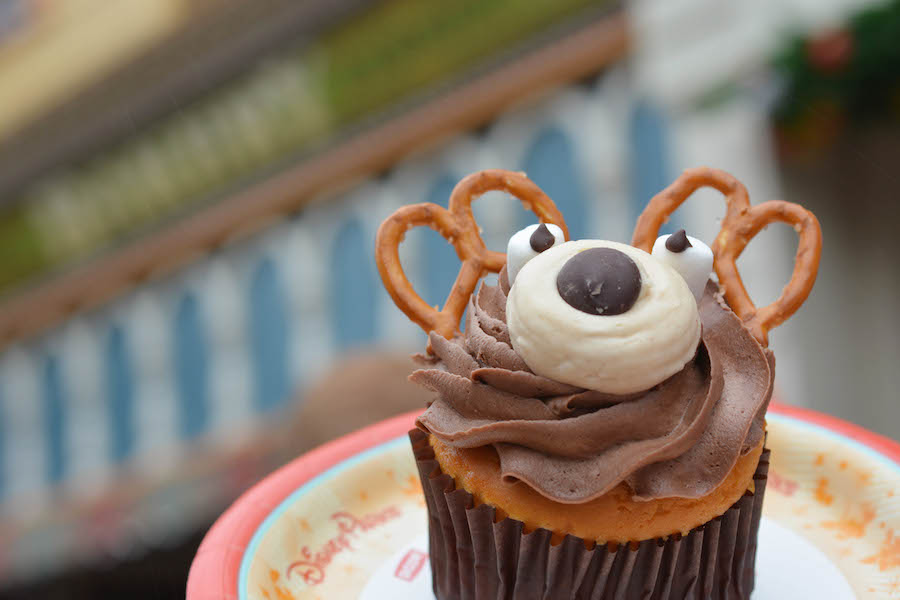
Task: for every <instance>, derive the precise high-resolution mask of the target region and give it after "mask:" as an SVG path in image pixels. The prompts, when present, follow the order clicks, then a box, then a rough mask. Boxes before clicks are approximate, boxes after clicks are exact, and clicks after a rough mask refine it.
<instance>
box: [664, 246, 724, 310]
mask: <svg viewBox="0 0 900 600" xmlns="http://www.w3.org/2000/svg"><path fill="white" fill-rule="evenodd" d="M652 254H653V258H655V259H656V260H658V261H660V262H662V263H665V264H667V265H669V266H670V267H672V268H673V269H675V270H676V271H678V273H679V274H680V275H681V276H682V277H683V278H684V280H685V281H686V282H687V284H688V287H689V288H690V289H691V293H692V294H693V295H694V300H696V301H697V303H698V304H699V303H700V298H702V297H703V291H704V290H705V289H706V282H707V281H709V276H710V274H711V273H712V267H713V253H712V250H710V248H709V246H707V245H706V244H704V243H703V242H702V241H700V240H698V239H697V238H693V237H690V236H688V235H687V234H685V232H684V229H680V230H678V231H676V232H675V233H673V234H672V235H661V236H659V237H658V238H657V239H656V242H654V244H653V251H652Z"/></svg>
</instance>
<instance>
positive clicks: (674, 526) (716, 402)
mask: <svg viewBox="0 0 900 600" xmlns="http://www.w3.org/2000/svg"><path fill="white" fill-rule="evenodd" d="M704 185H706V186H711V187H715V188H716V189H719V190H720V191H722V192H723V193H724V194H726V196H727V197H728V203H729V213H728V216H726V219H725V220H724V221H723V229H722V232H721V233H720V235H719V237H718V238H717V239H716V241H715V243H714V244H713V247H712V249H710V248H709V247H707V246H706V245H705V244H704V243H703V242H702V241H700V240H698V239H696V238H693V237H690V236H688V235H686V234H685V233H684V232H683V231H680V232H678V233H676V234H673V235H671V236H662V237H659V238H657V237H656V236H657V233H658V227H659V224H660V223H662V221H663V220H664V219H665V217H667V216H668V214H669V213H671V212H672V211H674V210H675V208H677V206H678V205H680V203H681V202H682V201H683V200H684V199H686V198H687V197H688V196H689V195H690V194H691V193H692V192H693V191H694V190H695V189H697V188H698V187H701V186H704ZM487 189H504V190H506V191H509V192H510V193H513V194H514V195H516V196H518V197H519V198H520V199H521V200H522V201H523V203H524V204H525V206H526V207H529V208H532V209H533V210H534V211H535V212H536V213H537V214H538V216H539V218H540V219H541V220H542V221H543V222H542V223H540V224H537V225H534V226H531V227H528V228H526V229H524V230H522V231H520V232H518V233H517V234H515V235H514V236H513V237H512V238H511V239H510V242H509V246H508V252H507V255H506V260H505V261H504V260H502V259H498V257H497V256H495V255H494V254H493V253H490V252H488V251H487V250H486V249H484V245H483V243H481V240H480V237H479V236H478V233H477V232H478V228H477V225H476V224H475V223H474V219H473V218H472V216H471V209H470V208H469V205H470V202H471V199H472V197H474V196H476V195H478V194H480V193H483V192H484V191H486V190H487ZM425 207H426V205H416V207H407V208H406V209H401V211H398V213H397V214H395V215H394V216H392V217H391V218H389V219H388V220H387V221H386V222H385V224H384V225H383V226H382V229H381V230H380V231H379V239H378V242H377V255H378V260H379V268H380V270H381V273H382V276H383V278H384V281H385V285H386V286H387V288H388V290H389V291H390V292H391V295H392V296H393V297H394V299H395V300H396V301H397V303H398V306H400V307H401V308H403V309H404V310H405V311H406V312H407V314H410V316H411V317H412V318H413V319H414V320H415V321H416V322H417V323H419V324H420V325H422V326H423V328H424V329H426V330H427V331H428V347H427V352H426V353H425V354H422V355H420V356H419V357H418V361H419V362H420V364H421V366H422V368H421V369H420V370H417V371H415V372H414V373H413V374H412V375H411V376H410V379H411V380H412V381H413V382H415V383H417V384H419V385H422V386H424V387H425V388H427V389H429V390H432V391H433V392H434V393H435V395H434V399H433V400H432V401H431V403H430V404H429V405H428V407H427V409H426V410H425V412H424V413H423V414H422V415H421V416H420V417H419V418H418V420H417V429H416V430H414V431H412V432H410V439H411V441H412V446H413V451H414V455H415V458H416V461H417V464H418V468H419V473H420V476H421V479H422V485H423V489H424V492H425V498H426V502H427V507H428V514H429V543H430V557H431V562H432V572H433V577H434V582H433V587H434V592H435V596H436V597H437V598H438V599H439V600H444V599H457V598H478V599H482V598H491V599H493V598H517V599H518V598H625V599H629V598H650V599H653V598H729V599H731V598H735V599H744V598H749V597H750V593H751V591H752V589H753V584H754V564H755V554H756V535H757V530H758V527H759V520H760V513H761V508H762V500H763V495H764V491H765V482H766V471H767V466H768V451H767V450H766V449H765V447H764V444H765V412H766V408H767V406H768V403H769V400H770V398H771V395H772V387H773V381H774V364H775V363H774V358H773V356H772V353H771V352H770V351H769V350H768V349H767V347H766V342H767V338H766V335H767V332H768V330H769V329H770V328H771V327H774V326H776V325H777V324H779V323H780V322H782V321H783V320H784V319H785V318H787V317H788V316H790V314H791V313H792V312H793V311H794V310H796V308H797V307H799V305H800V304H801V303H802V302H803V300H804V299H805V298H806V295H808V293H809V289H810V288H811V286H812V282H813V280H814V278H815V269H816V267H817V265H818V257H819V251H820V245H821V234H820V232H819V229H818V224H817V222H816V221H815V218H814V217H813V216H812V215H811V214H810V213H809V212H808V211H805V210H803V209H802V208H800V207H798V206H796V205H789V204H788V203H781V202H779V203H775V204H773V203H765V204H762V205H759V206H756V207H751V206H750V205H749V201H748V200H747V198H746V192H745V191H744V189H743V186H741V185H740V184H739V183H738V182H736V180H734V179H733V178H731V177H730V176H728V175H727V174H725V173H722V172H720V171H714V170H710V169H696V170H691V171H687V172H685V174H684V175H682V177H681V178H679V180H678V181H676V182H675V183H674V184H673V185H672V186H670V187H669V188H667V190H664V191H663V192H661V193H660V194H659V195H658V196H657V197H656V198H654V199H653V200H652V201H651V204H650V206H649V207H648V209H647V211H645V213H644V215H642V217H641V219H640V220H639V223H638V228H637V230H636V232H635V237H634V239H633V245H627V244H622V243H617V242H613V241H606V240H577V241H566V237H567V235H566V229H565V224H564V222H563V221H562V219H561V216H560V215H559V214H558V211H556V209H555V207H553V206H552V202H550V200H549V199H548V198H546V196H545V195H543V193H542V192H540V190H538V189H537V188H536V186H534V184H532V183H531V182H528V181H527V179H525V178H524V176H522V175H518V174H513V173H508V172H503V171H488V172H482V173H478V174H475V175H473V176H470V177H469V178H467V179H465V180H463V181H462V182H461V183H460V185H459V186H458V187H457V189H456V190H454V193H453V195H452V196H451V200H450V209H449V210H445V209H443V208H441V207H436V206H433V205H430V206H428V207H427V210H426V208H425ZM404 211H406V212H404ZM410 215H412V216H410ZM422 215H432V216H427V217H423V216H422ZM774 220H780V221H785V222H789V223H791V224H793V225H795V228H796V229H797V230H798V231H799V232H800V237H801V244H800V248H799V250H798V256H797V266H796V268H795V274H794V277H793V278H792V280H791V282H790V283H789V285H788V286H787V287H786V288H785V292H784V294H783V295H782V297H781V298H780V299H779V300H778V301H776V302H775V303H774V304H773V305H772V306H769V307H765V308H763V309H760V310H756V308H755V307H753V305H752V302H750V301H749V297H747V295H746V291H745V290H744V287H743V284H742V283H741V281H740V277H739V275H738V274H737V270H736V268H735V269H731V268H730V267H733V265H734V260H736V258H737V255H739V254H740V252H741V251H742V250H743V248H744V247H745V246H746V244H747V242H749V240H750V238H752V236H753V235H755V233H756V232H757V231H759V229H761V228H762V227H763V226H764V225H765V224H767V223H769V222H771V221H774ZM421 224H429V225H432V226H434V227H435V228H436V229H438V230H439V231H441V232H442V233H443V234H444V235H445V237H448V239H450V240H451V241H452V243H454V245H456V246H457V251H458V253H459V255H460V258H461V259H462V260H463V268H462V269H461V272H460V276H459V277H458V278H457V284H456V287H455V288H454V291H453V292H452V293H451V297H450V299H449V300H448V305H447V306H445V308H444V310H442V311H437V310H436V309H430V308H429V310H430V311H431V312H428V311H426V310H425V309H424V308H423V307H422V305H423V304H424V303H423V302H421V300H420V299H418V296H416V295H415V293H414V292H413V291H412V288H411V287H410V286H409V284H408V281H406V278H405V276H403V274H402V269H399V261H398V259H397V257H396V247H397V244H398V243H399V240H400V239H401V238H402V233H403V232H404V231H405V230H406V229H408V228H409V227H410V226H414V225H421ZM501 257H502V255H501ZM714 262H715V267H716V271H717V273H718V275H719V282H720V284H721V286H720V285H719V284H717V283H715V282H714V281H712V280H711V279H710V274H711V273H712V271H713V264H714ZM475 270H477V271H478V272H477V275H478V277H481V276H483V275H484V274H485V273H486V272H488V271H491V270H499V278H498V279H499V282H498V284H497V285H485V284H482V285H481V287H480V289H478V291H477V292H474V293H473V289H474V285H475V283H474V282H473V279H475V280H476V281H477V279H478V277H474V278H473V277H472V275H473V274H474V271H475ZM470 286H471V287H470ZM721 288H724V293H723V290H722V289H721ZM461 298H464V299H465V300H466V301H467V302H465V303H463V307H464V308H465V320H464V328H463V329H462V331H461V332H460V331H458V330H456V328H455V325H456V323H458V322H459V317H460V313H461V312H462V309H461V308H459V306H458V305H459V304H460V299H461ZM454 302H455V304H454ZM736 307H737V308H736ZM454 318H455V319H456V323H454V322H453V319H454Z"/></svg>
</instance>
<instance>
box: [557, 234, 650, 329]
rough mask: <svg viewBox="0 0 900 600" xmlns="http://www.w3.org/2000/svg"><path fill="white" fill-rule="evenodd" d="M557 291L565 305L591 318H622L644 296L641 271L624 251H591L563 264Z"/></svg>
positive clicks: (600, 249) (606, 249)
mask: <svg viewBox="0 0 900 600" xmlns="http://www.w3.org/2000/svg"><path fill="white" fill-rule="evenodd" d="M556 289H557V290H558V291H559V295H560V296H561V297H562V299H563V300H565V301H566V303H567V304H568V305H569V306H571V307H573V308H577V309H578V310H580V311H581V312H586V313H588V314H591V315H604V316H610V315H620V314H622V313H624V312H626V311H627V310H628V309H630V308H631V307H632V306H634V303H635V302H636V301H637V299H638V296H640V294H641V272H640V270H639V269H638V267H637V265H636V264H635V263H634V261H633V260H631V258H629V257H628V255H626V254H625V253H624V252H621V251H619V250H616V249H615V248H591V249H589V250H585V251H583V252H579V253H578V254H576V255H575V256H573V257H572V258H570V259H569V260H568V261H566V264H565V265H563V268H562V269H560V271H559V275H558V276H557V277H556Z"/></svg>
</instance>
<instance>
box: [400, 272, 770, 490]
mask: <svg viewBox="0 0 900 600" xmlns="http://www.w3.org/2000/svg"><path fill="white" fill-rule="evenodd" d="M508 293H509V285H508V283H507V280H506V276H505V272H501V276H500V283H499V285H497V286H488V285H482V287H481V289H480V290H479V291H478V293H477V294H476V295H475V296H474V297H473V298H472V299H471V300H470V303H469V307H468V310H467V312H466V322H465V333H464V334H462V335H460V336H457V337H456V338H454V339H452V340H447V339H445V338H443V337H441V336H440V335H437V334H434V333H432V334H431V335H430V336H429V340H430V342H431V347H432V351H433V354H434V355H433V356H420V357H419V359H420V361H421V362H422V363H423V366H425V367H427V368H423V369H420V370H418V371H415V372H414V373H413V374H412V375H411V376H410V379H411V380H412V381H414V382H416V383H419V384H421V385H423V386H425V387H427V388H429V389H431V390H433V391H435V392H437V395H436V397H435V399H434V400H433V401H432V402H431V403H430V404H429V405H428V408H427V410H426V411H425V413H424V414H423V415H422V416H421V417H419V419H418V421H417V424H418V426H419V427H420V428H422V429H423V430H425V431H427V432H429V433H431V434H432V435H434V436H435V437H437V438H438V439H440V440H441V441H443V442H444V443H446V444H449V445H451V446H454V447H458V448H473V447H480V446H486V445H490V446H493V447H494V449H495V450H496V452H497V454H498V456H499V458H500V469H501V473H502V476H503V477H504V479H506V480H508V481H522V482H524V483H526V484H527V485H529V486H531V487H532V488H534V489H535V490H536V491H537V492H539V493H540V494H541V495H543V496H545V497H547V498H549V499H551V500H555V501H557V502H561V503H570V504H574V503H581V502H587V501H589V500H592V499H594V498H597V497H599V496H601V495H603V494H605V493H606V492H608V491H610V490H611V489H613V488H614V487H616V486H617V485H619V484H621V483H623V482H625V483H626V484H627V485H628V486H629V487H630V489H631V491H632V497H633V498H634V499H635V500H652V499H657V498H670V497H681V498H700V497H702V496H705V495H707V494H709V493H710V492H711V491H713V490H714V489H715V488H716V487H717V486H718V485H719V484H721V483H722V481H723V480H724V479H725V477H726V476H727V475H728V473H729V472H730V471H731V469H732V468H733V467H734V465H735V463H736V462H737V459H738V457H739V456H740V455H742V454H745V453H746V452H749V451H750V450H751V449H752V448H755V447H756V446H757V445H758V444H759V442H760V440H761V439H762V436H763V433H764V429H763V427H764V423H763V419H764V415H765V410H766V407H767V406H768V402H769V398H770V397H771V394H772V385H773V378H774V359H773V357H772V354H771V352H769V351H768V350H766V349H764V348H763V347H762V346H760V344H759V343H758V342H757V341H756V340H755V339H754V338H753V336H752V335H751V334H750V332H749V331H748V330H747V329H746V328H745V327H744V326H743V324H742V323H741V321H740V320H739V319H738V318H737V316H735V315H734V313H733V312H731V310H730V309H729V308H728V307H727V305H725V304H724V302H723V301H722V300H721V298H720V296H719V294H718V290H717V288H716V286H715V284H713V283H712V282H710V283H709V284H708V285H707V288H706V291H705V293H704V295H703V297H702V299H701V301H700V305H699V309H700V319H701V323H702V336H701V341H700V345H699V347H698V350H697V353H696V356H695V357H694V358H693V360H691V361H689V362H688V363H687V365H685V367H684V368H683V369H682V370H681V371H679V372H678V373H676V374H675V375H673V376H672V377H670V378H668V379H667V380H665V381H664V382H662V383H661V384H659V385H657V386H655V387H653V388H651V389H649V390H647V391H644V392H639V393H634V394H629V395H611V394H607V393H601V392H597V391H593V390H586V389H584V388H580V387H577V386H574V385H570V384H566V383H562V382H559V381H555V380H552V379H548V378H546V377H541V376H538V375H535V374H534V373H532V372H531V371H530V370H529V368H528V366H527V365H526V364H525V362H524V361H523V360H522V358H521V357H520V356H519V355H518V354H517V353H516V352H515V351H514V350H513V348H512V346H511V343H510V337H509V329H508V328H507V325H506V300H507V294H508Z"/></svg>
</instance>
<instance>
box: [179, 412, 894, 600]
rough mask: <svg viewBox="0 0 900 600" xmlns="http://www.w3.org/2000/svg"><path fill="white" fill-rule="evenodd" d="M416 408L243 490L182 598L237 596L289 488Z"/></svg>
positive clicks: (847, 429)
mask: <svg viewBox="0 0 900 600" xmlns="http://www.w3.org/2000/svg"><path fill="white" fill-rule="evenodd" d="M769 410H770V412H773V413H775V414H779V415H784V416H787V417H791V418H794V419H798V420H801V421H805V422H807V423H812V424H814V425H818V426H820V427H822V428H824V429H828V430H830V431H833V432H835V433H838V434H840V435H842V436H844V437H847V438H850V439H853V440H855V441H857V442H859V443H861V444H863V445H865V446H867V447H869V448H871V449H872V450H875V451H876V452H878V453H879V454H881V455H883V456H886V457H888V458H890V459H891V460H893V461H895V462H897V463H898V464H900V443H897V442H895V441H893V440H891V439H889V438H887V437H884V436H882V435H879V434H877V433H874V432H871V431H869V430H867V429H864V428H863V427H860V426H859V425H854V424H852V423H849V422H847V421H844V420H842V419H838V418H837V417H832V416H829V415H825V414H822V413H820V412H817V411H814V410H811V409H808V408H800V407H797V406H788V405H786V404H780V403H772V405H771V406H770V407H769ZM421 412H422V411H413V412H409V413H406V414H403V415H399V416H396V417H393V418H390V419H387V420H385V421H381V422H380V423H376V424H374V425H370V426H368V427H366V428H364V429H361V430H359V431H356V432H354V433H349V434H347V435H345V436H343V437H340V438H338V439H336V440H334V441H332V442H329V443H327V444H324V445H322V446H319V447H318V448H316V449H315V450H312V451H310V452H308V453H306V454H304V455H303V456H300V457H298V458H297V459H295V460H293V461H292V462H290V463H288V464H287V465H285V466H283V467H281V468H280V469H278V470H277V471H275V472H274V473H272V474H271V475H269V476H268V477H266V478H265V479H263V480H262V481H261V482H259V483H258V484H257V485H255V486H254V487H253V488H251V489H250V490H248V491H247V492H245V493H244V494H243V495H242V496H241V497H240V498H238V500H237V501H236V502H235V503H234V504H233V505H232V506H231V507H230V508H229V509H228V510H226V511H225V512H224V513H223V514H222V516H221V517H219V519H218V520H217V521H216V522H215V523H214V524H213V526H212V527H211V528H210V530H209V532H208V533H207V534H206V537H204V539H203V542H202V543H201V544H200V548H199V549H198V551H197V555H196V556H195V557H194V562H193V563H192V564H191V570H190V574H189V575H188V582H187V600H223V599H225V600H237V598H238V589H237V586H238V572H239V570H240V565H241V560H242V559H243V555H244V550H245V549H246V547H247V545H248V544H249V543H250V540H251V538H252V537H253V534H254V533H255V532H256V530H257V529H258V528H259V526H260V524H261V523H262V522H263V521H264V520H265V518H266V517H267V516H268V515H269V514H270V513H271V512H272V511H273V510H274V509H275V508H276V507H277V506H278V505H279V504H280V503H281V502H282V500H284V498H286V497H287V496H288V495H290V494H291V493H292V492H294V490H296V489H297V488H298V487H300V486H301V485H303V484H304V483H306V482H307V481H309V480H310V479H312V478H313V477H315V476H317V475H319V474H321V473H323V472H324V471H326V470H328V469H330V468H331V467H333V466H335V465H337V464H338V463H340V462H342V461H344V460H346V459H348V458H350V457H352V456H354V455H356V454H358V453H360V452H362V451H364V450H367V449H369V448H371V447H373V446H376V445H378V444H381V443H384V442H387V441H389V440H392V439H394V438H396V437H398V436H400V435H403V434H404V433H406V432H407V431H409V430H410V429H411V428H412V427H413V426H414V422H415V418H416V417H417V416H418V415H419V414H421Z"/></svg>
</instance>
